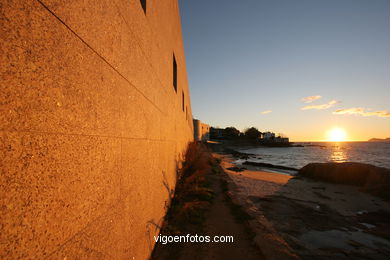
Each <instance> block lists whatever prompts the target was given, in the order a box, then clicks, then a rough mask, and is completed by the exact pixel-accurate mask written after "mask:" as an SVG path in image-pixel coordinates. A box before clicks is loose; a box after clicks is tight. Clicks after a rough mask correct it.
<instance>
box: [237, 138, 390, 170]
mask: <svg viewBox="0 0 390 260" xmlns="http://www.w3.org/2000/svg"><path fill="white" fill-rule="evenodd" d="M294 144H296V145H298V144H300V145H304V147H256V148H242V149H237V150H238V151H240V152H243V153H252V154H256V157H260V158H256V159H252V158H251V159H250V160H251V161H258V162H263V163H271V164H274V165H282V166H288V167H293V168H298V169H300V168H302V167H303V166H305V165H306V164H308V163H313V162H361V163H368V164H372V165H375V166H380V167H385V168H390V142H383V143H374V142H340V143H333V142H311V143H294Z"/></svg>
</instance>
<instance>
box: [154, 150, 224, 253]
mask: <svg viewBox="0 0 390 260" xmlns="http://www.w3.org/2000/svg"><path fill="white" fill-rule="evenodd" d="M215 165H216V161H215V159H213V157H212V156H211V153H210V152H209V151H208V149H207V147H206V146H205V145H204V144H201V143H191V144H190V145H189V147H188V149H187V152H186V155H185V162H184V163H183V167H182V169H181V170H180V174H179V180H178V183H177V185H176V190H175V195H174V197H173V199H172V201H171V205H170V207H169V209H168V212H167V214H166V216H165V219H164V223H163V226H162V228H161V232H160V233H161V235H185V234H188V233H192V234H198V233H201V232H202V230H203V223H204V221H205V213H206V211H207V210H208V209H209V208H210V206H211V203H212V202H213V198H214V191H213V190H212V189H211V187H210V181H209V180H208V176H210V174H216V173H217V168H216V167H215ZM181 249H182V244H180V243H170V244H167V245H162V244H160V243H158V244H156V247H155V250H154V252H153V257H152V258H153V259H168V258H169V259H176V258H178V256H179V255H180V250H181ZM157 255H158V256H157Z"/></svg>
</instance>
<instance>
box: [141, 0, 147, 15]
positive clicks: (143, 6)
mask: <svg viewBox="0 0 390 260" xmlns="http://www.w3.org/2000/svg"><path fill="white" fill-rule="evenodd" d="M140 2H141V6H142V9H144V13H145V14H146V0H140Z"/></svg>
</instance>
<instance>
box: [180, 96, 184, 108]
mask: <svg viewBox="0 0 390 260" xmlns="http://www.w3.org/2000/svg"><path fill="white" fill-rule="evenodd" d="M181 95H182V98H183V100H182V102H181V106H182V109H183V112H184V92H182V93H181Z"/></svg>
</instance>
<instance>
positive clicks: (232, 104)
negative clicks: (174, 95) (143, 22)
mask: <svg viewBox="0 0 390 260" xmlns="http://www.w3.org/2000/svg"><path fill="white" fill-rule="evenodd" d="M179 6H180V15H181V21H182V31H183V40H184V48H185V55H186V67H187V74H188V80H189V86H190V94H191V103H192V110H193V116H194V117H195V118H197V119H200V120H201V121H203V122H205V123H207V124H209V125H211V126H214V127H228V126H234V127H236V128H238V129H239V130H244V129H245V128H247V127H251V126H255V127H257V128H258V129H259V130H260V131H273V132H275V133H282V134H284V135H286V136H288V137H290V140H292V141H319V140H326V138H327V132H328V131H329V130H330V129H332V128H334V127H339V128H342V129H344V130H345V132H346V134H347V137H346V139H347V140H350V141H357V140H368V139H370V138H372V137H376V138H387V137H390V114H389V113H390V0H240V1H238V0H212V1H210V0H196V1H195V0H179ZM305 98H306V99H305Z"/></svg>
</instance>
